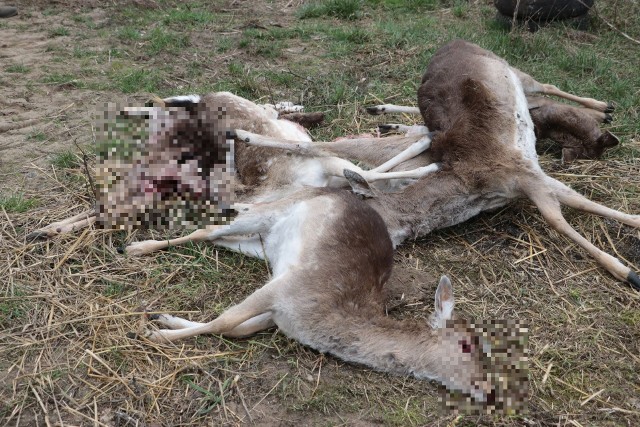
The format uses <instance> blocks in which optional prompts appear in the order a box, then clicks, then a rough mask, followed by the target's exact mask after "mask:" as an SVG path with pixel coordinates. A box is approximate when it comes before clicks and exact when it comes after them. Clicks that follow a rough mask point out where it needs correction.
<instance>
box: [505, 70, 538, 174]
mask: <svg viewBox="0 0 640 427" xmlns="http://www.w3.org/2000/svg"><path fill="white" fill-rule="evenodd" d="M508 72H509V77H510V79H511V82H512V84H513V85H514V89H515V104H516V105H515V110H514V113H513V120H515V123H516V133H515V135H514V141H513V142H514V144H513V145H514V147H515V148H516V150H518V151H520V153H521V155H522V157H524V158H525V159H527V160H529V162H528V163H530V164H531V166H532V167H534V168H537V169H540V166H539V164H538V154H537V153H536V134H535V131H534V128H533V121H532V120H531V115H530V114H529V106H528V104H527V97H526V96H525V94H524V89H523V88H522V83H521V82H520V79H518V77H517V76H516V74H515V73H514V72H513V71H512V70H511V69H509V70H508Z"/></svg>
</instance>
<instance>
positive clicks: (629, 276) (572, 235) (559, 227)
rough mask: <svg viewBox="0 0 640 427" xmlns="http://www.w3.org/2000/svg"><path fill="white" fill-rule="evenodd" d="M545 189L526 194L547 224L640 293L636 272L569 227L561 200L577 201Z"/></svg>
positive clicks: (540, 187) (537, 188)
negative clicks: (558, 195)
mask: <svg viewBox="0 0 640 427" xmlns="http://www.w3.org/2000/svg"><path fill="white" fill-rule="evenodd" d="M545 184H546V182H545ZM545 187H546V185H544V184H542V185H539V186H532V187H531V188H530V189H528V190H527V191H526V193H527V195H528V196H529V198H530V199H531V200H532V201H533V203H535V205H536V207H537V208H538V210H540V213H541V214H542V216H543V217H544V219H545V220H546V221H547V223H548V224H549V225H550V226H551V227H553V228H554V229H555V230H556V231H557V232H559V233H561V234H563V235H565V236H566V237H568V238H569V239H571V240H572V241H573V242H574V243H576V244H578V245H579V246H580V247H582V249H584V250H585V251H587V252H588V253H589V255H591V256H592V257H593V258H595V260H596V261H598V263H599V264H600V265H602V266H603V267H604V268H606V269H607V270H608V271H609V272H610V273H611V274H612V275H613V276H614V277H615V278H616V279H618V280H622V281H628V282H629V283H631V285H632V286H633V287H634V288H635V289H636V290H639V291H640V277H638V275H637V274H636V272H634V271H633V270H631V269H630V268H629V267H627V266H625V265H624V264H622V263H621V262H620V261H619V260H618V259H617V258H615V257H613V256H611V255H609V254H608V253H606V252H604V251H602V250H600V249H598V248H597V247H596V246H595V245H594V244H593V243H591V242H590V241H588V240H587V239H585V238H584V237H583V236H582V235H581V234H580V233H578V232H577V231H576V230H575V229H574V228H573V227H571V225H569V223H568V222H567V221H566V220H565V218H564V216H563V215H562V211H561V209H560V203H559V200H565V201H567V200H573V202H571V203H572V204H574V205H575V204H576V203H575V201H576V199H575V198H574V197H569V198H567V196H566V195H564V196H562V197H558V198H556V197H555V194H550V193H549V192H548V191H545V190H546V188H545ZM583 207H584V208H587V209H585V210H586V211H588V212H591V211H593V210H595V206H592V205H585V206H583ZM622 215H624V214H622ZM620 218H621V217H620Z"/></svg>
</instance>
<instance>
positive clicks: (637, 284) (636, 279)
mask: <svg viewBox="0 0 640 427" xmlns="http://www.w3.org/2000/svg"><path fill="white" fill-rule="evenodd" d="M627 280H628V281H629V283H631V286H633V289H635V290H636V291H640V276H638V275H637V274H636V273H635V272H634V271H633V270H632V271H629V274H628V275H627Z"/></svg>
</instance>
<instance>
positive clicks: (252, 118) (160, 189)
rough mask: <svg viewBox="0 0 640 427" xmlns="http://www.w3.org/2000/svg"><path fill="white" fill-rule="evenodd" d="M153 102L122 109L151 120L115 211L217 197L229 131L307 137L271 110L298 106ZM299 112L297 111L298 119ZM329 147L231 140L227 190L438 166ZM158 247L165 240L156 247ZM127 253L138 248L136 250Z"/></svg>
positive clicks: (266, 194) (281, 192)
mask: <svg viewBox="0 0 640 427" xmlns="http://www.w3.org/2000/svg"><path fill="white" fill-rule="evenodd" d="M156 103H157V104H160V105H153V106H146V107H129V108H125V109H124V110H123V112H122V114H123V115H124V116H137V117H140V116H142V117H144V118H146V119H148V120H149V124H148V128H149V138H148V139H149V141H148V143H147V148H146V153H145V154H144V156H142V157H141V159H140V161H138V162H137V164H136V165H134V166H132V167H130V168H129V170H127V171H126V172H125V173H124V174H125V177H124V178H123V179H121V180H120V182H121V183H123V185H124V186H125V188H124V190H122V191H117V192H114V193H117V194H116V196H117V197H114V198H113V199H112V200H110V204H109V206H107V208H106V209H107V210H109V211H110V212H111V214H112V215H113V214H117V216H119V217H132V218H133V219H134V220H135V218H136V215H137V214H138V215H144V216H148V215H149V210H148V208H145V209H142V210H141V207H143V206H145V205H148V204H150V203H152V202H154V201H156V200H162V199H163V198H164V197H165V196H167V197H171V196H174V197H175V195H176V194H183V195H184V197H185V198H188V197H196V198H203V197H204V198H208V199H209V200H211V201H215V200H216V199H217V198H220V197H219V195H218V194H217V193H218V192H220V191H222V190H219V188H218V189H217V188H216V187H215V186H214V185H212V182H216V181H218V182H219V181H222V180H228V179H230V178H231V175H230V174H229V170H228V169H229V168H228V166H229V165H226V166H227V170H226V171H223V172H222V173H218V172H217V171H218V170H222V169H223V167H224V166H225V162H227V163H228V158H229V151H230V150H229V146H230V145H231V144H230V142H229V141H228V140H227V136H228V135H229V131H230V130H234V129H238V130H241V129H242V130H244V131H249V132H255V133H258V134H261V135H266V136H270V137H273V138H277V139H284V140H295V141H301V142H304V143H310V142H311V138H310V136H309V134H308V133H307V131H306V130H305V129H304V128H303V127H301V126H300V125H298V124H296V123H294V122H292V121H290V120H286V119H278V111H276V110H275V109H274V107H283V108H285V109H287V108H291V109H292V110H293V111H299V108H298V106H290V105H287V104H285V105H283V106H279V105H277V106H271V105H258V104H255V103H253V102H251V101H248V100H246V99H244V98H241V97H238V96H235V95H232V94H230V93H228V92H219V93H212V94H209V95H206V96H203V97H200V96H198V95H189V96H178V97H172V98H167V99H164V100H159V99H158V100H156ZM285 117H291V116H290V115H289V116H285ZM304 117H305V116H302V117H301V116H299V115H298V119H300V118H302V119H304ZM396 139H397V141H399V142H400V143H403V142H404V143H406V144H408V143H412V142H415V141H417V140H423V141H424V142H426V143H427V144H428V142H429V136H428V135H423V134H420V133H419V132H414V134H413V135H412V136H409V137H407V138H403V137H400V138H396ZM404 140H406V141H404ZM332 147H333V146H328V147H326V149H325V150H324V151H323V152H322V153H321V154H319V155H317V156H306V155H300V156H290V155H287V154H286V153H285V152H283V151H282V150H280V149H272V148H265V147H256V146H251V145H248V144H244V143H243V142H239V143H237V144H235V153H234V165H231V166H232V167H233V166H235V171H236V175H237V177H236V180H235V185H228V186H227V189H228V188H232V187H235V188H236V190H238V189H239V190H240V191H239V192H240V193H241V195H240V197H239V199H240V200H241V201H243V202H246V201H249V202H260V201H269V200H277V199H279V198H282V197H284V196H286V195H288V194H290V193H292V192H293V191H296V190H297V189H300V188H302V187H304V186H312V187H325V186H330V187H340V186H346V185H347V183H346V180H345V179H344V177H343V175H342V172H343V170H344V169H350V170H353V171H355V172H358V173H359V174H361V175H362V176H363V177H364V178H365V179H366V180H368V181H370V182H373V181H378V180H385V181H389V180H390V179H393V180H395V182H399V184H401V182H400V181H402V182H406V180H415V179H418V178H420V177H422V176H424V175H425V174H428V173H431V172H434V171H436V170H437V165H435V164H433V165H428V166H424V167H417V168H415V169H414V170H403V171H398V172H393V173H386V171H387V170H388V168H387V169H385V168H377V169H375V170H372V171H365V170H362V169H361V168H359V167H358V166H356V165H354V164H353V163H351V162H349V161H348V160H345V159H343V158H341V157H336V154H337V155H340V154H341V152H339V151H338V152H337V153H333V152H332V151H331V148H332ZM340 147H344V148H345V149H346V151H347V152H349V150H351V149H352V148H353V147H355V145H352V144H345V143H344V142H343V143H336V145H335V148H337V149H339V148H340ZM385 160H386V159H385ZM103 169H105V171H103V172H102V173H109V171H108V170H106V169H107V168H106V167H103ZM187 177H188V179H187ZM105 191H106V190H105ZM189 194H191V196H189ZM103 196H104V195H103ZM227 199H229V197H228V195H227ZM101 209H105V207H101ZM95 220H96V212H95V210H94V209H91V210H89V211H87V212H83V213H81V214H78V215H76V216H73V217H71V218H68V219H65V220H63V221H60V222H55V223H53V224H50V225H48V226H46V227H43V228H41V229H39V230H36V231H34V232H32V233H30V234H29V235H28V236H27V240H34V239H39V238H40V239H41V238H51V237H53V236H55V235H58V234H62V233H66V232H69V231H72V230H77V229H80V228H83V227H86V226H88V225H90V224H92V223H94V222H95ZM201 234H202V233H201V232H200V231H198V232H196V233H194V234H193V235H192V238H193V239H194V240H197V237H198V236H200V235H201ZM182 240H184V239H181V241H182ZM187 240H188V239H187ZM185 241H186V240H185ZM165 243H166V242H165ZM152 246H153V245H150V246H149V248H151V247H152ZM161 247H164V246H162V245H161V246H158V247H157V248H161ZM131 253H132V254H136V252H135V251H133V250H132V251H131Z"/></svg>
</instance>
